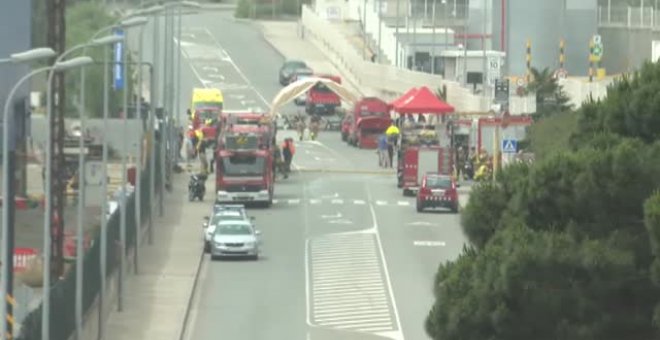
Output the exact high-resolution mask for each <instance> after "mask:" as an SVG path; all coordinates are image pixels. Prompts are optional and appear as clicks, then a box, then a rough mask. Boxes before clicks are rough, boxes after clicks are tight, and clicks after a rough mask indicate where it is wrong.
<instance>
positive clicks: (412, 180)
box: [397, 145, 453, 196]
mask: <svg viewBox="0 0 660 340" xmlns="http://www.w3.org/2000/svg"><path fill="white" fill-rule="evenodd" d="M399 152H400V154H399V157H400V158H399V162H398V163H397V164H398V165H399V167H398V169H397V171H398V174H399V186H400V187H402V188H403V195H404V196H411V195H413V194H416V193H417V192H418V191H419V188H420V185H421V180H422V178H423V177H424V175H425V174H427V173H437V174H441V175H452V173H453V156H452V152H451V149H449V148H443V147H439V146H430V145H411V146H406V147H403V148H401V149H400V151H399Z"/></svg>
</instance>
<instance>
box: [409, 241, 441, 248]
mask: <svg viewBox="0 0 660 340" xmlns="http://www.w3.org/2000/svg"><path fill="white" fill-rule="evenodd" d="M413 245H416V246H418V247H444V246H446V245H447V244H446V243H445V242H442V241H415V242H413Z"/></svg>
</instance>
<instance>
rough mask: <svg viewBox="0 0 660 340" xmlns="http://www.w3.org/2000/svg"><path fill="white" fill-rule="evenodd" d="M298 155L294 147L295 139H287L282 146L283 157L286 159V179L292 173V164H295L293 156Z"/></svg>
mask: <svg viewBox="0 0 660 340" xmlns="http://www.w3.org/2000/svg"><path fill="white" fill-rule="evenodd" d="M295 153H296V148H295V146H294V145H293V138H287V139H285V140H284V143H283V144H282V156H283V157H284V169H285V170H284V178H285V179H286V178H289V173H290V172H291V162H293V155H294V154H295Z"/></svg>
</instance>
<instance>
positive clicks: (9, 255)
mask: <svg viewBox="0 0 660 340" xmlns="http://www.w3.org/2000/svg"><path fill="white" fill-rule="evenodd" d="M55 55H56V53H55V51H53V49H51V48H36V49H32V50H29V51H25V52H20V53H14V54H12V55H11V56H10V57H9V58H7V59H0V63H26V62H30V61H34V60H40V59H46V58H51V57H54V56H55ZM45 69H47V68H40V69H37V70H34V71H32V72H30V73H28V74H27V75H25V76H23V77H22V78H21V79H19V80H18V82H16V84H15V85H14V87H13V88H12V89H11V90H10V91H9V95H8V96H7V99H6V100H5V107H4V116H3V117H4V118H3V120H2V121H3V129H2V131H3V135H2V138H3V144H2V198H3V204H2V251H3V253H2V263H7V264H10V263H13V262H14V261H13V259H14V209H15V206H14V166H13V165H14V161H15V159H14V156H15V154H14V148H15V145H11V147H10V140H9V133H10V132H9V131H10V127H13V126H14V118H15V116H16V115H15V114H12V115H10V114H9V107H10V105H11V103H12V101H13V99H14V95H15V93H16V91H18V89H19V88H20V87H21V85H23V84H24V83H25V82H26V81H27V80H28V79H30V78H31V77H33V76H34V75H35V74H36V73H39V72H43V71H44V70H45ZM15 142H16V141H15V138H13V139H12V141H11V143H12V144H14V143H15ZM10 148H11V149H12V154H11V155H10V154H9V152H10V151H9V150H10ZM10 178H11V180H10ZM10 202H11V203H10ZM1 280H2V296H5V297H11V296H12V295H13V290H14V289H13V288H14V284H13V281H14V275H13V266H12V265H5V266H2V277H1ZM0 305H1V306H0V316H1V317H2V319H1V320H2V325H1V326H0V334H7V333H9V334H10V335H12V334H13V332H12V324H11V323H10V322H8V321H5V320H7V315H12V307H11V304H9V303H8V302H6V301H3V303H2V304H0Z"/></svg>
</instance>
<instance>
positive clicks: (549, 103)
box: [527, 68, 571, 118]
mask: <svg viewBox="0 0 660 340" xmlns="http://www.w3.org/2000/svg"><path fill="white" fill-rule="evenodd" d="M531 73H532V81H531V82H530V83H529V85H528V86H527V90H528V91H529V92H532V93H536V116H537V118H542V117H546V116H552V115H554V114H556V113H559V112H566V111H570V110H571V105H570V103H569V100H570V98H568V96H567V95H566V93H564V91H563V89H562V87H561V86H560V85H559V82H558V81H557V79H556V78H555V77H554V76H553V74H552V73H551V72H550V70H549V69H548V68H545V69H543V70H538V69H536V68H532V70H531Z"/></svg>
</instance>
